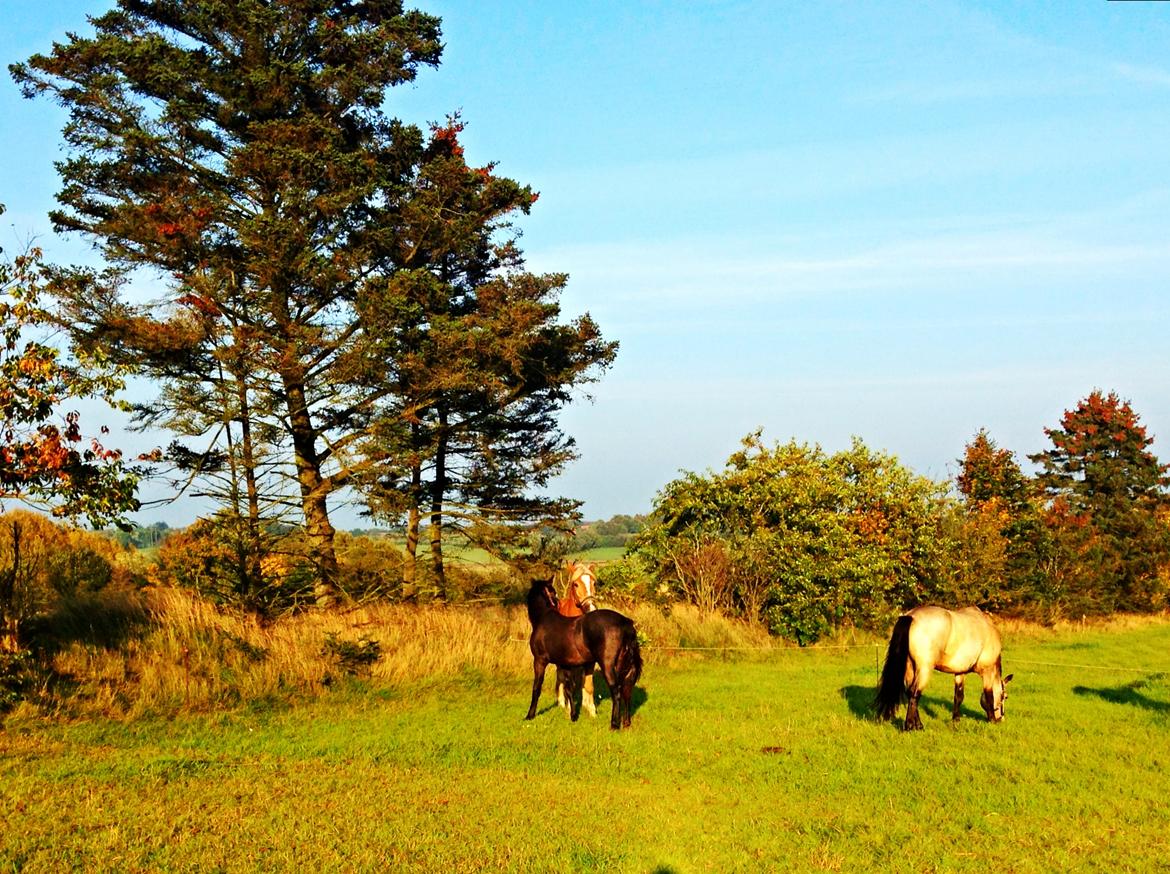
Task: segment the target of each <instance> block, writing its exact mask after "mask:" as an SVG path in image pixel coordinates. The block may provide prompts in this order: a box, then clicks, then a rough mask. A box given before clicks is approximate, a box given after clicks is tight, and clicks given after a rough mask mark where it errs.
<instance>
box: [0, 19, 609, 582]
mask: <svg viewBox="0 0 1170 874" xmlns="http://www.w3.org/2000/svg"><path fill="white" fill-rule="evenodd" d="M92 23H93V26H94V30H95V33H94V35H93V36H92V37H81V36H76V35H71V36H70V37H69V40H68V41H67V42H65V43H63V44H59V45H55V46H54V48H53V51H52V52H51V53H50V54H48V55H38V56H35V57H33V58H31V59H30V60H29V61H28V62H27V63H25V64H18V65H14V66H13V67H12V68H11V69H12V72H13V75H14V77H15V78H16V80H17V81H18V82H19V83H20V84H21V85H22V86H23V88H24V90H25V92H26V94H28V95H29V96H32V95H36V94H39V93H48V94H50V95H51V96H53V97H54V98H55V99H57V100H58V101H59V102H60V103H61V104H62V105H64V106H65V107H66V108H67V109H68V110H69V113H70V121H69V124H68V125H67V127H66V128H65V138H66V141H67V143H68V145H69V146H70V155H69V157H68V159H67V160H65V161H64V162H62V163H61V165H60V172H61V175H62V177H63V179H64V187H63V188H62V190H61V192H60V193H59V195H58V200H59V202H60V204H61V209H59V210H58V211H56V212H55V213H53V219H54V222H55V224H56V226H57V227H58V228H60V229H64V230H70V231H77V232H80V233H82V234H84V235H86V236H87V237H89V238H90V239H92V240H93V241H95V243H96V244H97V245H98V246H99V248H100V249H101V251H102V253H103V255H104V256H105V258H106V260H107V262H108V263H109V264H110V266H111V270H109V271H106V272H104V273H101V274H97V273H94V272H92V271H80V270H73V271H59V272H58V274H57V276H56V277H55V287H56V291H57V293H58V295H59V297H60V299H61V301H62V304H63V307H64V312H63V318H64V320H65V321H67V322H68V323H69V324H70V325H71V326H72V327H73V329H74V336H75V341H76V342H77V343H78V344H79V345H80V346H81V347H83V348H87V349H93V350H100V351H101V353H102V354H103V355H105V356H107V357H109V358H110V359H112V360H116V361H119V362H120V363H123V364H126V365H128V366H133V367H135V368H137V369H138V370H139V371H141V372H142V373H144V374H146V375H149V376H152V377H154V378H156V379H158V380H161V381H162V382H163V383H164V384H166V385H168V386H169V387H170V389H172V394H171V395H170V396H169V398H164V401H165V400H168V399H169V400H174V399H178V400H179V406H178V408H177V409H179V411H180V412H181V407H182V404H184V403H186V404H190V403H191V400H190V399H197V398H203V399H205V401H206V400H207V399H211V400H210V401H208V402H212V403H216V404H219V405H220V406H221V407H222V409H221V410H220V411H219V413H218V414H217V415H215V416H211V417H210V419H212V420H215V421H219V422H225V421H231V420H233V418H235V419H238V420H242V421H244V422H253V423H258V424H263V425H265V428H266V431H267V433H269V434H270V435H271V434H272V433H273V432H272V429H277V431H278V432H279V433H278V434H275V435H274V436H272V438H271V440H270V443H271V446H269V447H266V448H269V449H274V448H277V447H281V448H283V449H284V450H285V451H286V452H287V453H288V455H289V459H290V466H291V469H292V471H293V476H294V478H295V482H296V484H297V488H298V491H299V498H300V505H301V510H302V512H303V516H304V523H305V531H306V534H307V535H308V537H309V539H310V542H311V544H312V548H313V552H314V558H315V561H316V564H317V566H318V568H319V571H320V584H319V588H318V599H319V601H321V602H328V601H329V600H330V599H331V598H332V597H333V595H334V594H335V591H336V576H337V565H336V558H335V554H334V550H333V526H332V524H331V522H330V518H329V507H328V501H329V498H330V496H332V495H334V494H336V492H337V491H338V490H339V489H344V488H346V487H349V486H352V485H354V484H365V483H369V482H372V481H378V476H377V475H376V474H373V473H372V471H374V470H375V469H377V468H378V467H379V466H381V467H383V468H384V467H385V465H386V461H387V459H386V458H385V457H380V456H379V455H378V454H377V453H373V454H371V453H370V452H369V451H367V450H368V449H369V448H370V447H371V446H373V445H376V443H374V442H372V438H374V437H375V436H377V435H378V434H379V433H384V432H385V431H387V430H388V428H390V424H391V420H392V419H393V418H394V417H397V421H398V422H400V423H402V424H403V425H404V426H405V428H406V430H407V431H411V429H413V434H414V437H413V439H412V440H407V441H405V442H403V441H399V442H398V444H397V445H393V446H392V447H391V448H392V450H393V453H394V457H393V458H392V459H391V460H392V461H393V462H394V465H392V466H395V465H396V466H398V467H401V466H402V458H403V457H409V452H408V450H414V451H416V454H418V453H421V454H422V456H424V457H427V458H430V459H431V464H432V466H433V468H434V469H435V471H436V472H435V473H434V475H433V477H432V481H431V482H430V483H429V484H423V483H421V482H420V483H419V487H420V489H421V490H422V491H423V492H429V495H428V497H429V498H430V499H431V502H430V506H429V514H430V516H431V519H432V524H433V525H434V524H436V523H437V522H438V521H439V517H440V515H441V506H442V502H443V501H444V500H445V499H446V496H447V494H448V486H447V481H446V479H445V478H444V474H443V473H442V463H441V461H438V460H436V459H438V458H440V457H441V456H442V452H443V447H444V445H446V446H450V445H451V442H450V441H451V439H452V438H451V436H450V435H449V434H448V433H447V430H446V426H444V425H443V422H444V419H443V418H442V417H443V416H444V415H446V416H447V419H446V421H447V422H448V423H449V422H450V421H451V420H450V416H451V414H452V412H455V411H457V410H458V409H460V405H461V404H462V403H463V402H464V398H463V396H462V395H460V393H459V388H460V386H459V385H453V384H450V383H448V384H444V385H441V386H438V387H437V388H438V389H442V392H441V393H442V398H439V396H438V394H436V391H432V390H431V389H430V388H428V387H427V386H425V385H424V386H422V387H420V386H419V385H418V383H419V380H417V379H414V378H406V377H405V376H404V374H407V373H408V372H409V371H411V369H412V368H415V369H417V367H418V366H420V365H423V364H425V363H427V362H430V363H433V362H435V361H439V360H443V358H442V353H443V352H444V351H445V350H444V349H443V348H442V347H435V349H434V352H428V351H427V350H428V349H429V348H431V347H432V346H433V345H434V337H435V336H436V335H438V334H441V331H438V330H437V329H438V328H439V327H440V326H442V325H443V324H444V322H445V320H450V319H456V320H462V321H460V322H459V325H460V332H462V331H463V328H465V327H466V320H467V318H469V317H470V313H472V312H473V311H475V310H476V309H477V308H478V307H479V302H478V296H477V294H476V293H475V290H476V289H479V288H481V287H485V286H486V285H490V284H491V283H492V282H496V281H506V280H505V279H503V278H502V274H504V273H507V272H508V271H509V270H512V269H514V268H515V267H516V262H515V260H514V258H512V256H510V255H509V254H508V253H509V251H510V250H509V248H508V246H507V245H506V244H504V245H502V247H501V244H500V243H499V241H497V240H495V239H494V235H495V232H496V230H498V229H499V228H500V222H501V221H502V220H503V217H505V216H507V215H508V214H510V213H513V212H515V211H516V210H521V211H527V209H528V207H529V206H530V204H531V203H532V201H533V200H534V199H535V195H534V194H533V193H532V192H531V190H530V189H528V188H527V187H526V186H521V185H519V184H517V183H514V182H511V181H510V180H506V179H502V178H499V177H496V176H495V175H494V174H493V173H492V168H491V167H490V166H489V167H486V168H479V169H478V170H473V169H472V168H469V167H468V166H467V165H466V163H465V162H464V161H463V157H462V149H461V147H459V145H458V142H457V132H458V131H457V129H456V128H457V125H454V124H449V125H447V126H436V127H435V128H434V129H433V130H432V131H431V134H430V136H427V135H426V134H425V133H424V132H423V131H421V130H420V129H418V128H417V127H415V126H413V125H408V124H404V123H402V122H399V121H397V120H395V119H394V118H392V117H390V116H389V115H388V114H387V113H386V112H385V111H384V108H383V102H384V100H385V98H386V95H387V92H388V90H389V89H390V88H391V87H392V86H395V85H399V84H402V83H405V82H409V81H411V80H412V79H413V78H414V77H415V75H416V74H417V73H418V71H419V69H420V68H421V67H424V66H428V65H430V66H434V65H437V64H438V61H439V57H440V52H441V44H440V28H439V21H438V20H437V19H436V18H434V17H432V16H429V15H425V14H422V13H420V12H414V11H408V10H405V9H404V8H403V5H402V4H401V3H400V2H397V0H360V2H359V0H119V3H118V6H117V8H116V9H115V10H114V11H112V12H110V13H108V14H106V15H103V16H101V17H99V18H96V19H94V20H93V22H92ZM477 179H478V180H479V181H478V182H475V180H477ZM469 185H471V186H473V187H474V186H475V185H478V188H477V189H476V190H475V191H473V192H472V193H473V194H474V195H475V196H474V197H470V198H469V197H468V196H462V195H461V196H460V197H447V198H446V199H444V197H443V195H444V192H451V191H454V190H460V189H466V188H467V187H468V186H469ZM141 268H147V269H149V270H150V271H152V275H154V276H158V275H165V276H168V277H170V279H169V280H166V281H165V282H164V283H163V286H164V287H163V292H162V293H160V295H159V299H158V300H157V301H152V302H151V303H150V304H148V305H134V304H132V303H131V302H130V301H129V300H128V299H127V297H126V295H125V294H124V293H123V292H122V287H123V283H124V279H125V277H126V276H128V275H130V274H132V273H133V272H134V271H135V270H138V269H141ZM546 312H547V313H548V318H551V317H552V316H555V308H554V309H553V310H552V311H546ZM387 313H389V314H391V317H389V318H387V317H386V314H387ZM548 318H546V323H545V324H544V325H543V326H541V327H540V328H539V329H538V330H537V333H538V334H540V335H541V336H560V337H561V339H565V338H567V337H568V336H570V335H571V334H572V333H574V332H575V331H576V328H572V329H571V330H570V331H569V333H568V334H561V335H556V332H555V331H554V333H553V335H549V334H548V330H547V329H550V328H551V327H552V326H551V323H549V322H548ZM589 324H591V323H589ZM389 334H393V338H394V339H393V342H391V343H389V344H387V342H386V338H387V335H389ZM554 342H555V341H554ZM371 349H376V350H379V351H380V352H381V353H383V357H382V358H381V366H379V367H369V366H365V367H363V366H359V365H360V364H362V363H363V362H364V363H366V364H368V363H369V362H370V361H371V360H372V359H371V357H370V351H371ZM604 351H605V350H604V349H602V350H600V351H599V353H597V354H601V353H604ZM245 353H246V354H245ZM607 354H610V355H612V351H610V352H609V353H607ZM594 357H597V355H596V354H595V356H594ZM602 358H604V354H602ZM466 360H467V359H466V358H461V359H460V361H462V362H465V361H466ZM520 369H523V365H521V366H520ZM200 386H201V388H199V387H200ZM197 388H199V390H196V389H197ZM232 388H234V389H235V390H234V391H231V390H229V389H232ZM179 389H181V391H180V390H179ZM529 394H531V392H529ZM437 398H439V399H437ZM244 409H247V410H249V411H251V413H250V414H249V415H245V414H244V413H243V412H241V411H242V410H244ZM153 414H154V415H158V410H157V407H156V408H155V409H154V411H153ZM456 415H458V413H456ZM165 418H167V417H166V416H165V415H163V416H162V417H161V419H165ZM161 419H160V420H161ZM436 423H438V425H437V426H436ZM239 439H240V440H241V441H242V440H243V435H242V433H241V434H240V435H239ZM443 441H446V443H444V442H443ZM236 448H237V450H238V451H239V453H240V456H239V457H240V459H241V461H242V462H244V466H245V467H247V460H246V458H244V457H243V443H242V442H241V443H240V444H238V446H237V447H236ZM383 448H385V444H383ZM404 452H406V453H407V455H406V456H403V455H402V454H401V453H404ZM408 466H409V465H408ZM382 480H383V481H384V480H385V477H382ZM408 503H409V502H408ZM436 530H438V529H436Z"/></svg>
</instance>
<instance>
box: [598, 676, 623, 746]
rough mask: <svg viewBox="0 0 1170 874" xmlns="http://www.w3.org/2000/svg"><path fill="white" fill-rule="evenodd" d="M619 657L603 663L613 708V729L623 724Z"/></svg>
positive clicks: (610, 713) (611, 717)
mask: <svg viewBox="0 0 1170 874" xmlns="http://www.w3.org/2000/svg"><path fill="white" fill-rule="evenodd" d="M616 662H617V659H616V658H611V659H609V660H607V661H605V662H603V663H602V665H601V674H602V676H603V677H605V682H606V685H608V686H609V698H610V702H611V703H612V704H613V708H612V709H611V710H610V712H609V727H610V728H611V729H613V730H615V731H616V730H617V729H619V728H621V724H622V690H621V685H620V678H619V677H618V675H617V670H616V668H617V664H616Z"/></svg>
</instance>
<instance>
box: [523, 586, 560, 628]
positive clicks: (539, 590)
mask: <svg viewBox="0 0 1170 874" xmlns="http://www.w3.org/2000/svg"><path fill="white" fill-rule="evenodd" d="M527 601H528V615H529V617H530V618H531V619H532V621H533V622H535V621H536V619H537V618H538V617H540V616H543V615H544V614H545V613H547V612H548V611H549V610H555V609H557V590H556V587H555V586H554V585H553V581H552V579H547V580H542V579H535V580H533V581H532V585H531V586H530V587H529V589H528V598H527Z"/></svg>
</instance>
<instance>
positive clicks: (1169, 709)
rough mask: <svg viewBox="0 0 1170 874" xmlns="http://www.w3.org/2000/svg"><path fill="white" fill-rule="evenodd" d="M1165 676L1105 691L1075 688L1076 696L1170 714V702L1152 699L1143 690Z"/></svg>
mask: <svg viewBox="0 0 1170 874" xmlns="http://www.w3.org/2000/svg"><path fill="white" fill-rule="evenodd" d="M1165 676H1166V675H1165V674H1156V675H1154V676H1153V677H1147V678H1145V679H1141V680H1134V681H1133V682H1132V683H1126V684H1125V685H1122V686H1110V687H1107V688H1103V689H1093V688H1090V687H1089V686H1073V694H1074V695H1092V696H1095V697H1097V698H1100V699H1101V700H1102V701H1108V702H1109V703H1110V704H1128V705H1129V706H1131V707H1140V708H1142V709H1143V710H1149V711H1151V712H1153V713H1161V714H1163V715H1166V714H1170V702H1166V701H1159V700H1158V699H1156V698H1151V697H1150V696H1149V695H1146V694H1145V693H1143V692H1142V691H1141V690H1142V689H1143V688H1144V687H1145V686H1147V685H1149V683H1150V680H1155V679H1156V680H1161V679H1164V678H1165Z"/></svg>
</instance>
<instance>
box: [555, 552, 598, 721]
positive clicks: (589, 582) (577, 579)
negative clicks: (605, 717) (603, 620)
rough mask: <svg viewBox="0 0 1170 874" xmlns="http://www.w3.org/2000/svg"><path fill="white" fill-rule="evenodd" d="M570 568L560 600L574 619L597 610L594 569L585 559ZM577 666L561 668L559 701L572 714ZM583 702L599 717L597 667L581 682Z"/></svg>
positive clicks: (560, 606)
mask: <svg viewBox="0 0 1170 874" xmlns="http://www.w3.org/2000/svg"><path fill="white" fill-rule="evenodd" d="M566 570H567V571H568V575H569V582H568V584H567V585H566V586H565V595H564V597H563V598H561V599H560V600H558V601H557V612H558V613H560V614H561V615H562V616H568V617H569V618H570V619H572V618H574V617H576V616H584V615H585V614H586V613H592V612H593V611H594V610H596V609H597V605H596V604H594V603H593V600H594V597H595V596H594V592H593V568H592V567H591V566H590V565H587V564H585V563H583V562H578V561H571V562H569V564H568V566H567V568H566ZM575 670H576V668H557V703H558V704H560V705H561V707H563V708H565V710H566V711H568V713H569V715H570V716H572V714H573V708H572V703H571V699H572V697H573V688H574V687H573V680H574V678H573V676H572V675H573V672H574V671H575ZM581 704H582V706H583V707H584V708H585V711H586V712H587V713H588V714H589V715H590V716H597V702H596V701H595V700H594V698H593V669H592V668H590V669H589V670H588V671H584V672H583V674H582V682H581Z"/></svg>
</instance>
